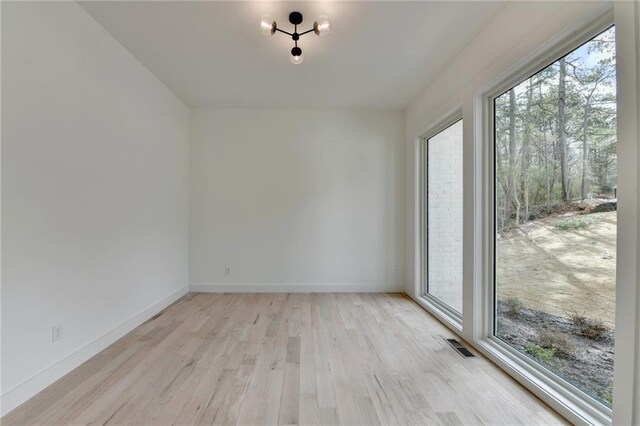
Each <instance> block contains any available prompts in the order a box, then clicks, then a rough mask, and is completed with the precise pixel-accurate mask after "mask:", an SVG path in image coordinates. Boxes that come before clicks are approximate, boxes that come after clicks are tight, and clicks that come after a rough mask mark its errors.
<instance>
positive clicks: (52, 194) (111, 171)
mask: <svg viewBox="0 0 640 426" xmlns="http://www.w3.org/2000/svg"><path fill="white" fill-rule="evenodd" d="M2 56H3V57H2V62H3V63H2V65H3V68H2V89H3V92H2V113H3V115H2V168H1V169H2V197H3V199H2V231H3V234H2V265H3V269H2V373H3V375H2V394H3V397H2V402H3V412H5V413H6V412H8V411H9V410H10V409H12V408H13V407H15V406H16V405H17V404H18V403H20V402H22V401H24V400H25V399H26V398H28V397H30V396H32V395H33V394H34V393H35V392H37V391H39V390H40V389H41V388H42V387H44V386H46V385H48V384H50V383H51V382H52V381H53V380H55V379H57V378H58V377H60V376H61V375H62V374H64V373H66V372H67V371H69V370H70V369H71V368H73V367H75V366H76V365H78V364H79V363H80V362H82V361H84V360H85V359H86V358H87V357H89V356H91V355H93V354H94V353H95V352H97V351H98V350H100V349H101V348H102V347H104V346H105V345H107V344H109V343H111V342H112V341H113V340H114V339H115V338H118V337H119V336H121V335H122V334H123V333H125V332H127V331H128V330H129V329H131V328H132V327H134V326H136V325H137V324H138V323H140V322H141V321H143V320H145V319H147V317H148V316H149V315H150V314H152V313H155V311H156V310H158V309H160V308H161V307H163V306H164V305H166V304H167V303H169V302H170V301H171V300H173V299H175V298H176V297H178V296H179V295H180V294H182V293H184V291H186V286H187V284H188V282H187V281H188V260H187V256H188V243H187V239H188V213H187V209H188V125H189V123H188V111H187V109H186V107H185V106H184V105H183V104H182V103H181V102H180V101H179V100H178V99H177V98H176V97H175V96H174V95H173V94H172V93H170V92H169V91H168V90H167V89H166V88H165V87H164V86H163V85H162V84H161V83H160V82H159V81H158V80H157V79H156V78H155V77H154V76H153V75H152V74H151V73H150V72H149V71H147V70H146V69H145V68H144V67H143V66H142V65H140V63H138V62H137V61H136V60H135V59H134V58H133V57H132V56H131V55H130V54H129V53H128V52H127V51H126V50H125V49H124V48H123V47H122V46H121V45H120V44H119V43H118V42H117V41H115V39H113V38H112V37H111V36H110V35H109V34H107V33H106V32H105V31H104V30H103V29H102V27H100V26H99V25H98V24H97V23H96V22H95V21H94V20H93V19H92V18H91V17H89V15H87V13H86V12H85V11H84V10H82V9H81V8H80V7H79V6H78V5H77V4H76V3H75V2H43V3H35V2H2ZM54 324H62V325H63V338H62V340H59V341H58V342H56V343H52V332H51V326H52V325H54Z"/></svg>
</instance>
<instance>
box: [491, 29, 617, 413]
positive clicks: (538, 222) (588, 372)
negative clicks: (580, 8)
mask: <svg viewBox="0 0 640 426" xmlns="http://www.w3.org/2000/svg"><path fill="white" fill-rule="evenodd" d="M493 123H494V129H493V130H494V140H495V144H494V150H495V151H494V167H495V181H494V197H495V199H494V221H495V223H494V226H495V235H494V237H495V238H494V247H495V256H494V262H495V268H494V274H495V276H494V278H495V279H494V285H495V289H494V295H495V300H494V334H495V336H496V337H498V338H499V339H501V340H502V341H504V342H506V343H507V344H508V345H510V346H511V347H513V348H515V349H517V350H518V351H520V352H522V353H523V354H526V355H527V356H528V357H529V358H531V359H532V360H534V361H535V362H537V363H539V364H541V365H542V366H544V367H546V368H547V369H549V370H550V371H552V372H553V373H555V374H557V375H558V376H560V377H562V378H563V379H565V380H566V381H568V382H570V383H571V384H573V385H575V386H576V387H578V388H579V389H581V390H582V391H584V392H586V393H587V394H589V395H591V396H593V397H594V398H596V399H598V400H600V401H601V402H602V403H604V404H606V405H611V402H612V382H613V351H614V346H613V345H614V324H615V321H614V316H615V284H616V277H615V270H616V233H617V212H616V206H617V199H616V197H617V191H616V188H617V183H616V179H617V155H616V153H617V150H616V144H617V140H616V75H615V29H614V28H613V27H611V28H609V29H608V30H606V31H604V32H602V33H600V34H599V35H597V36H596V37H594V38H593V39H591V40H590V41H588V42H587V43H585V44H583V45H582V46H580V47H578V48H577V49H575V50H573V51H572V52H570V53H569V54H567V55H566V56H564V57H562V58H560V59H559V60H558V61H556V62H554V63H552V64H551V65H549V66H547V67H546V68H544V69H542V70H541V71H539V72H538V73H536V74H535V75H533V76H531V77H530V78H528V79H526V80H525V81H523V82H521V83H520V84H518V85H516V86H514V87H512V88H511V89H510V90H508V91H506V92H505V93H503V94H501V95H500V96H497V97H495V98H494V101H493Z"/></svg>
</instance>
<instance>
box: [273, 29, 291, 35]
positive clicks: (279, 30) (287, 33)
mask: <svg viewBox="0 0 640 426" xmlns="http://www.w3.org/2000/svg"><path fill="white" fill-rule="evenodd" d="M276 31H278V32H280V33H283V34H286V35H288V36H293V34H291V33H289V32H286V31H284V30H281V29H280V28H276Z"/></svg>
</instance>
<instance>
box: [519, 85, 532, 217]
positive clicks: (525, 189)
mask: <svg viewBox="0 0 640 426" xmlns="http://www.w3.org/2000/svg"><path fill="white" fill-rule="evenodd" d="M532 98H533V85H532V84H531V83H529V87H528V88H527V107H526V114H525V124H524V135H523V138H522V159H521V163H520V186H521V192H522V201H523V202H524V221H525V222H526V221H527V220H529V163H530V162H531V158H530V155H531V154H530V152H529V145H530V143H531V125H532V123H531V116H530V114H531V99H532Z"/></svg>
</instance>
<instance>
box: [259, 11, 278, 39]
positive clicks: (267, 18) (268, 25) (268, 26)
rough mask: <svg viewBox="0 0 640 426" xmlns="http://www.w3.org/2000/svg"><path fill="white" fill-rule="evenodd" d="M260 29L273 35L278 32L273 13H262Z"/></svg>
mask: <svg viewBox="0 0 640 426" xmlns="http://www.w3.org/2000/svg"><path fill="white" fill-rule="evenodd" d="M260 31H262V33H263V34H264V35H273V34H274V33H275V32H276V21H274V20H273V16H271V15H262V16H261V17H260Z"/></svg>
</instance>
